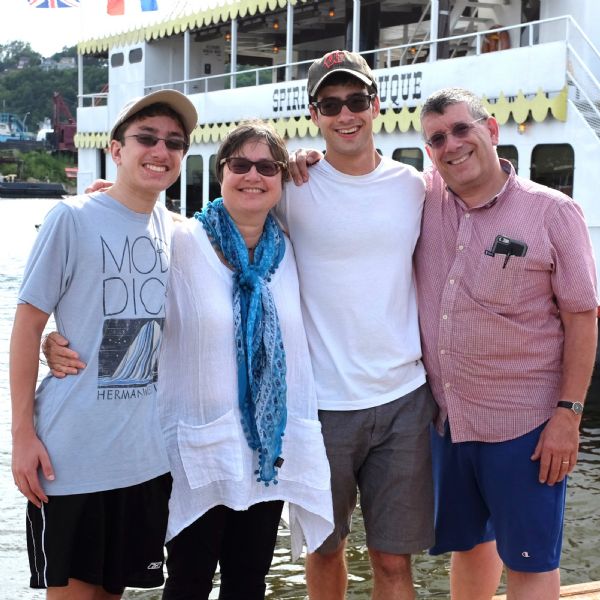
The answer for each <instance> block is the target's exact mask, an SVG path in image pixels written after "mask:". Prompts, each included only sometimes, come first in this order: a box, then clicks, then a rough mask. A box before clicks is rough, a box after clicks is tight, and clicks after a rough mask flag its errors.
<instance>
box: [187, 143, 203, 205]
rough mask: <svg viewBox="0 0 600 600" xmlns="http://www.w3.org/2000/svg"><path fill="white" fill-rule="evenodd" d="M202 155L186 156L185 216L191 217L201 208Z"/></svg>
mask: <svg viewBox="0 0 600 600" xmlns="http://www.w3.org/2000/svg"><path fill="white" fill-rule="evenodd" d="M203 163H204V161H203V159H202V156H196V155H194V156H188V158H187V160H186V163H185V168H186V188H185V216H186V217H191V216H193V215H194V213H195V212H196V211H197V210H202V176H203V171H202V169H203Z"/></svg>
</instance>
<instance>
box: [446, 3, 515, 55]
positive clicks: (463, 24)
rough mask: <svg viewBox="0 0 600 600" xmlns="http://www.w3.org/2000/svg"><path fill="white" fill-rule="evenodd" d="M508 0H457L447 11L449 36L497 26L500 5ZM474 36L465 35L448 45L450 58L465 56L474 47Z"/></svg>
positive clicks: (503, 4) (499, 19)
mask: <svg viewBox="0 0 600 600" xmlns="http://www.w3.org/2000/svg"><path fill="white" fill-rule="evenodd" d="M506 4H510V0H497V1H494V0H487V1H485V2H480V1H479V0H457V2H455V3H454V4H453V5H452V10H451V11H450V13H449V23H448V31H449V35H451V36H460V35H466V34H469V33H475V32H477V31H481V30H482V29H485V30H487V29H492V28H494V27H497V26H499V24H500V23H501V18H500V16H499V13H500V9H501V7H503V6H505V5H506ZM474 43H475V38H473V37H465V38H462V39H460V40H457V41H456V42H455V43H453V44H451V45H450V58H455V57H457V56H465V55H466V54H468V53H469V52H471V51H473V50H474V49H475V47H474Z"/></svg>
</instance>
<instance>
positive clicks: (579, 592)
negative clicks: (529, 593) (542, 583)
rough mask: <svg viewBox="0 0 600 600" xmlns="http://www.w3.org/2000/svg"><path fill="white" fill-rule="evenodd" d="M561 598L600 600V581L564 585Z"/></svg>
mask: <svg viewBox="0 0 600 600" xmlns="http://www.w3.org/2000/svg"><path fill="white" fill-rule="evenodd" d="M560 597H561V598H571V599H572V600H600V581H590V582H588V583H576V584H575V585H563V586H562V587H561V588H560ZM492 600H506V595H502V596H494V597H493V598H492Z"/></svg>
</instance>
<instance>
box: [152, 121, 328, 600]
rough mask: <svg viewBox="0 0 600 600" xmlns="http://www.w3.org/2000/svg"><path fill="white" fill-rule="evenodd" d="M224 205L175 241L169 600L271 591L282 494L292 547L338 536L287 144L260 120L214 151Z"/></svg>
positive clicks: (167, 381) (164, 359)
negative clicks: (296, 244)
mask: <svg viewBox="0 0 600 600" xmlns="http://www.w3.org/2000/svg"><path fill="white" fill-rule="evenodd" d="M216 165H217V175H218V178H219V181H220V183H221V193H222V199H221V198H220V199H217V200H215V201H214V202H211V203H210V204H209V205H208V206H207V207H205V208H204V210H203V211H202V213H198V214H196V215H195V218H193V219H190V220H189V221H187V222H186V223H185V224H183V225H182V226H180V227H179V228H178V229H177V231H176V233H175V234H174V237H173V244H172V253H171V267H170V268H171V272H170V281H169V290H168V296H167V312H166V319H165V331H164V338H163V349H162V352H161V357H160V361H159V364H160V373H159V394H158V398H159V399H160V400H159V401H160V403H161V416H162V420H163V427H164V433H165V437H166V442H167V450H168V454H169V457H170V460H171V471H172V474H173V491H172V495H171V501H170V505H169V511H170V517H169V527H168V532H167V550H168V558H167V571H168V579H167V583H166V585H165V591H164V594H163V598H164V599H166V600H183V599H188V598H189V599H192V598H193V599H194V600H196V599H198V598H208V595H209V593H210V591H211V589H212V580H213V575H214V573H215V569H216V566H217V563H219V566H220V573H221V585H220V595H219V598H220V599H221V600H233V599H235V600H242V599H243V600H254V599H259V598H264V594H265V576H266V574H267V572H268V570H269V567H270V564H271V560H272V557H273V551H274V547H275V541H276V536H277V528H278V524H279V520H280V516H281V512H282V507H283V502H284V501H287V502H289V508H290V510H289V520H290V529H291V534H292V552H293V555H294V556H297V555H298V554H299V552H300V550H301V547H302V539H303V538H304V540H305V542H306V545H307V548H308V550H309V551H313V550H315V549H316V548H317V547H318V546H319V545H320V544H321V542H322V541H323V540H324V539H325V538H326V537H327V535H328V534H329V533H330V531H331V530H332V523H333V515H332V508H331V491H330V475H329V465H328V463H327V458H326V454H325V448H324V445H323V439H322V436H321V427H320V424H319V421H318V419H317V403H316V395H315V388H314V383H313V377H312V371H311V366H310V357H309V354H308V346H307V342H306V337H305V333H304V327H303V322H302V315H301V311H300V295H299V290H298V277H297V274H296V265H295V260H294V254H293V250H292V246H291V244H290V242H289V240H288V239H287V237H286V236H285V235H284V234H283V232H282V231H281V229H280V228H279V226H278V224H277V223H276V221H275V220H274V219H273V217H272V216H271V215H270V210H271V208H273V206H274V205H275V204H276V203H277V201H278V200H279V198H280V196H281V192H282V185H283V181H284V180H285V179H288V177H289V176H288V172H287V150H286V148H285V144H284V142H283V140H282V139H281V138H280V137H279V135H277V133H276V132H275V131H274V130H273V129H271V128H270V127H269V126H267V125H266V124H264V123H261V122H249V123H246V124H242V125H240V126H238V127H236V128H235V129H233V130H232V131H231V132H230V133H229V135H228V136H227V138H226V139H225V140H224V142H223V144H222V145H221V147H220V149H219V151H218V154H217V159H216Z"/></svg>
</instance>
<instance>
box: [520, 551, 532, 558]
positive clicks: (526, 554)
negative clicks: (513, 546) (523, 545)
mask: <svg viewBox="0 0 600 600" xmlns="http://www.w3.org/2000/svg"><path fill="white" fill-rule="evenodd" d="M521 556H522V557H523V558H531V556H529V552H527V550H526V551H525V552H521Z"/></svg>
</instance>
